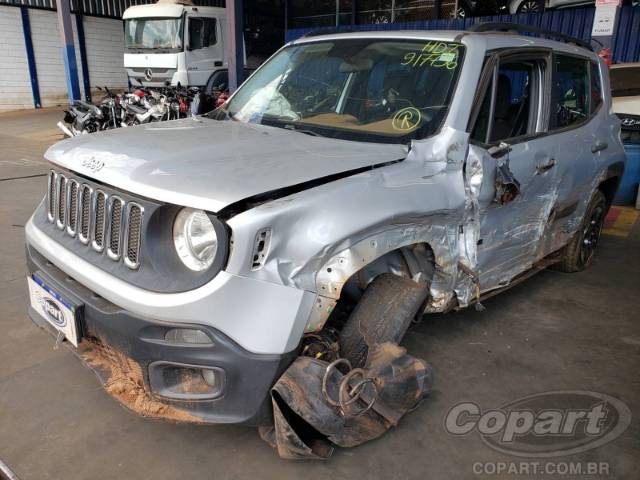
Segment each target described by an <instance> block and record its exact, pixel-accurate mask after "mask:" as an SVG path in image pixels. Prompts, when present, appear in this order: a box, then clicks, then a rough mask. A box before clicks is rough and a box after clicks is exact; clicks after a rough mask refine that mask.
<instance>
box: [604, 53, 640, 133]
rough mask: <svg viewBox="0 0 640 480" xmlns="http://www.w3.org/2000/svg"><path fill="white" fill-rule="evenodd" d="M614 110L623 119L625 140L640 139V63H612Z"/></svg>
mask: <svg viewBox="0 0 640 480" xmlns="http://www.w3.org/2000/svg"><path fill="white" fill-rule="evenodd" d="M610 75H611V95H612V97H613V111H614V112H615V113H616V114H617V115H618V117H619V118H620V120H621V121H622V132H623V137H624V139H625V140H632V141H640V63H621V64H617V65H612V66H611V69H610Z"/></svg>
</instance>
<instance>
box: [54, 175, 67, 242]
mask: <svg viewBox="0 0 640 480" xmlns="http://www.w3.org/2000/svg"><path fill="white" fill-rule="evenodd" d="M66 220H67V177H65V176H64V175H58V186H57V188H56V225H58V228H59V229H60V230H62V229H63V228H64V227H65V225H66Z"/></svg>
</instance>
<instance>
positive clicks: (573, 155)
mask: <svg viewBox="0 0 640 480" xmlns="http://www.w3.org/2000/svg"><path fill="white" fill-rule="evenodd" d="M601 85H602V83H601V76H600V70H599V67H598V64H597V63H596V62H595V61H592V60H590V59H589V58H586V57H582V56H578V55H571V54H566V53H557V54H554V55H553V90H552V95H551V98H552V103H551V108H550V112H549V116H550V118H549V131H548V138H550V139H552V140H553V142H554V143H555V144H556V145H557V147H558V152H557V155H556V160H557V166H556V169H557V170H558V180H559V183H558V193H557V199H556V202H555V205H554V209H553V211H552V215H551V217H550V219H549V235H548V236H547V238H546V240H547V241H546V244H545V245H544V246H543V247H542V248H541V249H540V253H539V257H542V256H545V255H548V254H549V253H551V252H553V251H555V250H558V249H559V248H561V247H563V246H564V245H565V244H566V243H568V242H569V240H570V238H571V236H572V235H573V234H574V233H575V231H576V229H577V227H578V226H579V224H580V221H581V220H582V216H583V213H584V209H585V208H586V203H587V202H588V200H589V198H590V197H591V194H592V192H593V189H594V188H595V186H596V185H595V183H594V182H595V181H596V180H597V179H596V177H597V175H598V172H599V170H600V167H599V165H600V164H601V162H602V157H603V156H605V155H607V153H608V151H609V144H608V140H607V138H608V136H609V134H610V132H608V131H607V130H606V128H603V125H605V124H606V122H604V121H603V120H602V117H603V116H606V114H607V112H606V111H605V108H604V103H603V98H602V87H601ZM598 118H599V120H598Z"/></svg>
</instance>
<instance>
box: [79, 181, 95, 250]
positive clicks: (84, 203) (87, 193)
mask: <svg viewBox="0 0 640 480" xmlns="http://www.w3.org/2000/svg"><path fill="white" fill-rule="evenodd" d="M92 196H93V189H92V188H91V187H90V186H89V185H86V184H84V185H80V206H79V208H78V221H79V222H80V227H79V229H78V238H79V239H80V241H81V242H82V243H84V244H85V245H87V244H88V243H89V229H90V228H91V197H92Z"/></svg>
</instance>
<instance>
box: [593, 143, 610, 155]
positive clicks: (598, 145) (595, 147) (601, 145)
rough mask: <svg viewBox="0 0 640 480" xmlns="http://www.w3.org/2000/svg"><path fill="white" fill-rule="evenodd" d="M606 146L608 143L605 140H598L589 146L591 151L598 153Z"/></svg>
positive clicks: (607, 146)
mask: <svg viewBox="0 0 640 480" xmlns="http://www.w3.org/2000/svg"><path fill="white" fill-rule="evenodd" d="M607 148H609V144H608V143H607V142H598V143H596V144H595V145H592V146H591V153H598V152H601V151H602V150H606V149H607Z"/></svg>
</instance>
